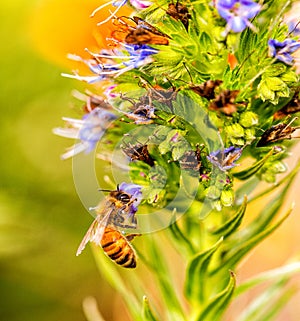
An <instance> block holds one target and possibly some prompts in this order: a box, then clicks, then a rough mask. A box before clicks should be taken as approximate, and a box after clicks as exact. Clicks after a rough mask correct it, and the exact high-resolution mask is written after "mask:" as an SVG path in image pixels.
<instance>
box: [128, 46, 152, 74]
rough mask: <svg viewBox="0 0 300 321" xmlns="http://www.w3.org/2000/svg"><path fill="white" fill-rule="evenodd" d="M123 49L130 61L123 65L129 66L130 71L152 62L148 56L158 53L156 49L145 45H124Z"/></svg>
mask: <svg viewBox="0 0 300 321" xmlns="http://www.w3.org/2000/svg"><path fill="white" fill-rule="evenodd" d="M125 49H126V50H127V52H128V53H129V55H130V60H129V61H126V62H124V65H126V66H131V69H133V68H139V67H141V66H143V65H145V64H147V63H148V62H152V58H150V57H149V56H151V55H154V54H157V53H158V50H157V49H154V48H151V47H149V46H147V45H125ZM149 58H150V59H149Z"/></svg>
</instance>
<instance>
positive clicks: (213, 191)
mask: <svg viewBox="0 0 300 321" xmlns="http://www.w3.org/2000/svg"><path fill="white" fill-rule="evenodd" d="M205 194H206V197H208V198H209V199H211V200H217V199H219V198H220V196H221V191H220V190H219V189H218V188H217V187H216V186H209V187H208V188H207V189H206V190H205Z"/></svg>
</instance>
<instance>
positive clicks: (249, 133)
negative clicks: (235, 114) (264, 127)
mask: <svg viewBox="0 0 300 321" xmlns="http://www.w3.org/2000/svg"><path fill="white" fill-rule="evenodd" d="M244 138H245V140H246V142H247V143H251V142H252V141H253V140H254V139H255V138H256V136H255V129H254V128H247V129H245V136H244Z"/></svg>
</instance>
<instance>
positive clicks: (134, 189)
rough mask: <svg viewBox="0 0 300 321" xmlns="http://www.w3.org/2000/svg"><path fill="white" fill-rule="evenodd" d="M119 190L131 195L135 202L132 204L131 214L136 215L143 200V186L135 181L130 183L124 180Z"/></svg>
mask: <svg viewBox="0 0 300 321" xmlns="http://www.w3.org/2000/svg"><path fill="white" fill-rule="evenodd" d="M119 191H123V192H125V193H128V194H130V195H131V201H133V202H132V204H131V206H130V211H129V214H130V215H134V214H135V213H136V212H137V210H138V206H139V205H140V203H141V200H142V198H143V196H142V187H141V186H140V185H137V184H133V183H129V184H128V183H125V182H123V183H121V184H120V185H119Z"/></svg>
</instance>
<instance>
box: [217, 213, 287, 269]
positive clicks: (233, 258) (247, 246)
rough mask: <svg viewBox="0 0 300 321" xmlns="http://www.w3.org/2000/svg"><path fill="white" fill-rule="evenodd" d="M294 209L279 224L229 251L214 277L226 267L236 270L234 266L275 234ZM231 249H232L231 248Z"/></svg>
mask: <svg viewBox="0 0 300 321" xmlns="http://www.w3.org/2000/svg"><path fill="white" fill-rule="evenodd" d="M291 211H292V209H290V210H289V211H288V212H287V213H286V214H285V215H284V216H283V217H282V218H281V219H280V220H279V221H278V222H276V223H275V224H274V225H272V226H270V227H269V228H266V229H265V230H264V231H262V232H261V233H259V234H257V235H254V236H253V237H252V238H250V239H249V240H247V242H242V243H239V244H238V245H237V246H235V247H234V248H233V249H231V250H229V251H228V252H227V253H226V254H225V256H224V261H223V264H222V265H221V266H219V267H217V268H216V269H215V270H213V271H212V272H211V274H212V275H213V274H214V273H216V272H217V271H218V270H220V269H224V266H228V268H234V266H235V265H236V264H237V262H239V261H240V260H241V259H242V258H243V257H244V256H245V255H246V254H247V253H248V252H249V251H250V250H252V249H253V248H254V247H255V246H256V245H257V244H258V243H260V242H261V241H262V240H263V239H265V238H266V237H267V236H268V235H270V234H271V233H273V232H274V231H275V230H276V229H277V228H278V227H279V226H280V225H281V224H282V223H283V222H284V221H285V220H286V219H287V217H288V216H289V215H290V213H291ZM229 248H230V247H229Z"/></svg>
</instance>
